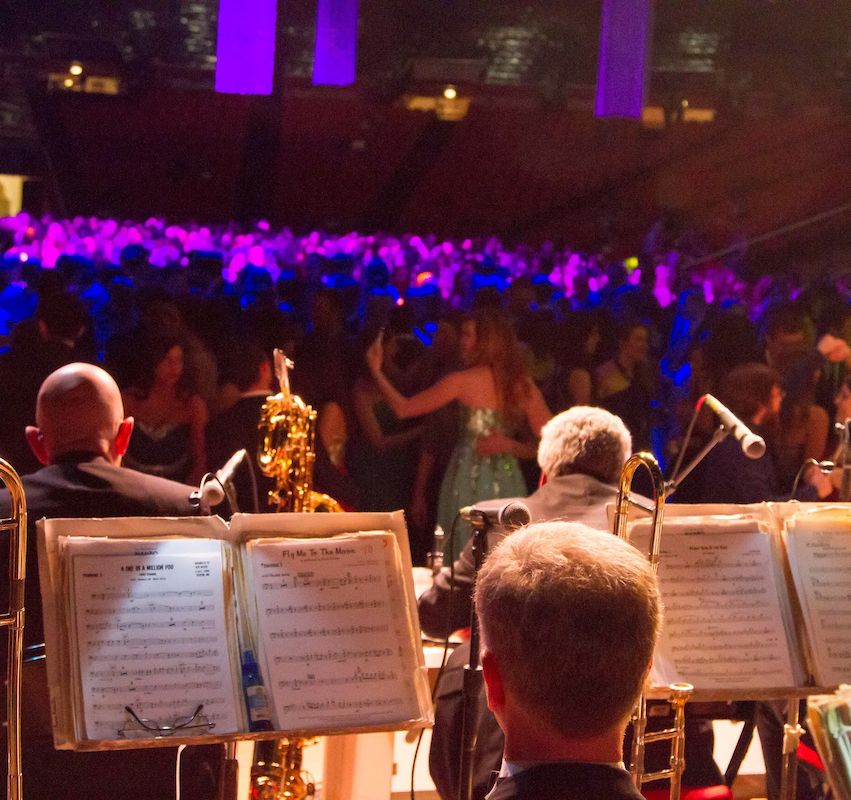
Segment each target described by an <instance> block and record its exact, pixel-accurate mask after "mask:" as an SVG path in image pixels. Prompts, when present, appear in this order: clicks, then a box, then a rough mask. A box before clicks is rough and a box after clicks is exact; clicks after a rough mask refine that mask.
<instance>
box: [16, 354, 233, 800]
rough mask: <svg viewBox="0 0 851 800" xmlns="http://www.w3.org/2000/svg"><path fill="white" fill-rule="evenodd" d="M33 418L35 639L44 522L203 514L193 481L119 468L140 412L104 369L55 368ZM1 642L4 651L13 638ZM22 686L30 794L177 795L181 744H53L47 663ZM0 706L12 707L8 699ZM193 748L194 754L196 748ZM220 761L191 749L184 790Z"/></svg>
mask: <svg viewBox="0 0 851 800" xmlns="http://www.w3.org/2000/svg"><path fill="white" fill-rule="evenodd" d="M35 418H36V425H35V426H32V425H30V426H27V428H26V438H27V442H28V443H29V445H30V448H31V449H32V451H33V453H34V454H35V456H36V458H38V460H39V462H41V463H42V464H43V465H44V466H43V467H42V468H41V469H40V470H38V471H37V472H34V473H33V474H31V475H26V476H24V477H23V478H22V481H23V485H24V491H25V493H26V500H27V511H28V520H29V530H28V531H27V536H28V538H27V580H26V616H25V625H24V640H25V644H26V645H28V646H29V645H36V644H39V643H41V642H43V641H44V630H43V621H42V610H41V594H40V591H39V575H38V565H37V563H36V536H35V523H36V521H37V520H39V519H41V518H42V517H81V518H85V517H124V516H128V517H129V516H189V515H194V514H196V513H197V512H196V510H195V509H194V508H193V506H192V505H191V503H190V501H189V495H190V493H191V492H192V491H193V487H192V486H185V485H183V484H180V483H175V482H173V481H169V480H165V479H163V478H157V477H153V476H150V475H144V474H142V473H141V472H136V471H134V470H131V469H125V468H123V467H122V466H121V458H122V456H123V455H124V453H125V451H126V450H127V445H128V444H129V442H130V437H131V435H132V433H133V419H132V418H131V417H125V416H124V410H123V405H122V401H121V393H120V392H119V389H118V386H117V385H116V383H115V381H114V380H113V379H112V377H111V376H110V375H109V374H108V373H107V372H105V371H104V370H102V369H100V368H99V367H96V366H93V365H91V364H69V365H67V366H64V367H62V368H61V369H58V370H56V371H55V372H53V373H51V374H50V375H49V376H48V377H47V378H46V379H45V380H44V382H43V383H42V385H41V388H40V390H39V393H38V399H37V401H36V414H35ZM0 455H2V454H0ZM13 466H14V465H13ZM0 514H2V515H3V516H8V514H9V495H8V492H6V491H5V490H2V491H0ZM7 580H8V575H7V574H6V570H5V569H3V570H0V585H2V589H3V594H2V595H0V596H2V597H3V598H5V597H6V596H7V590H6V586H7V584H6V581H7ZM0 602H5V601H0ZM2 641H3V645H2V647H3V648H4V649H5V637H2ZM23 683H24V690H23V699H22V703H23V739H24V742H23V773H24V795H25V796H27V797H50V796H61V797H63V798H67V799H68V800H76V798H79V799H80V800H84V799H85V800H100V798H103V800H107V798H109V800H112V798H114V797H116V796H120V797H122V798H123V800H128V799H129V798H133V800H136V798H138V800H143V799H144V800H160V798H161V799H162V800H171V798H173V797H174V787H175V777H174V775H175V772H174V770H175V754H176V751H175V749H174V748H165V749H159V748H158V749H154V750H150V749H149V750H129V751H124V752H114V753H71V752H67V751H58V750H54V749H53V741H52V734H51V728H50V717H49V711H48V703H47V678H46V672H45V669H44V662H43V661H35V662H32V663H27V664H25V665H24V675H23ZM1 707H3V708H5V700H4V704H3V706H1ZM193 750H194V751H196V752H195V753H191V751H193ZM187 756H189V757H188V758H187ZM217 758H218V749H217V748H213V749H212V751H211V749H210V748H206V747H205V748H190V749H189V750H187V751H186V753H185V754H184V756H183V759H182V762H183V767H182V769H181V772H182V774H183V775H182V781H181V782H182V784H183V787H184V788H183V791H182V792H181V797H183V798H189V797H191V798H202V797H210V796H212V795H213V793H214V790H215V779H216V773H217V765H216V759H217Z"/></svg>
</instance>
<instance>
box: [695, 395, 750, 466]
mask: <svg viewBox="0 0 851 800" xmlns="http://www.w3.org/2000/svg"><path fill="white" fill-rule="evenodd" d="M702 405H706V406H708V407H709V408H711V409H712V410H713V411H714V412H715V415H716V416H717V417H718V421H719V422H720V423H721V427H722V428H724V430H725V431H727V433H729V434H730V435H731V436H733V437H734V438H735V439H737V440H738V442H739V444H740V445H741V447H742V452H743V453H744V454H745V455H746V456H747V457H748V458H762V457H763V456H764V455H765V439H763V438H762V436H757V434H755V433H754V432H753V431H752V430H751V429H750V428H749V427H748V426H747V425H745V423H744V422H742V421H741V420H740V419H739V418H738V417H737V416H736V415H735V414H734V413H733V412H732V411H730V409H729V408H727V406H725V405H724V404H723V403H722V402H721V401H720V400H718V399H717V398H715V397H713V396H712V395H711V394H705V395H703V397H701V398H700V400H698V401H697V407H698V408H700V406H702Z"/></svg>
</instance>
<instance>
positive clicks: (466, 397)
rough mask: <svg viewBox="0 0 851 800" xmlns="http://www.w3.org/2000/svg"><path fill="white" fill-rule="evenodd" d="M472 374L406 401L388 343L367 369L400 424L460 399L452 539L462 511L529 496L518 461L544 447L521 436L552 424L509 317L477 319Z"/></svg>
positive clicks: (465, 341)
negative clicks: (387, 357)
mask: <svg viewBox="0 0 851 800" xmlns="http://www.w3.org/2000/svg"><path fill="white" fill-rule="evenodd" d="M460 345H461V356H462V359H463V360H464V363H465V364H468V365H469V366H468V367H467V368H466V369H462V370H458V371H456V372H450V373H449V374H448V375H447V376H446V377H444V378H442V379H441V380H439V381H438V382H437V383H435V384H434V385H433V386H431V387H429V388H428V389H426V390H425V391H422V392H420V393H418V394H415V395H413V396H412V397H405V396H404V395H403V394H401V393H400V392H399V391H398V390H397V389H396V388H395V387H394V386H393V384H392V383H391V382H390V381H389V380H388V379H387V377H386V376H385V375H384V373H383V372H382V358H383V344H382V340H381V337H379V338H378V339H376V341H375V342H374V343H373V344H372V345H371V347H370V348H369V350H368V351H367V363H368V365H369V368H370V371H371V372H372V375H373V377H374V379H375V382H376V385H377V386H378V388H379V390H380V391H381V394H382V395H384V398H385V399H386V400H387V402H388V404H389V405H390V407H391V408H392V409H393V412H394V413H395V414H396V416H397V417H399V418H400V419H403V418H407V417H418V416H421V415H423V414H428V413H430V412H432V411H435V410H437V409H438V408H442V407H443V406H445V405H447V404H449V403H451V402H453V401H454V400H457V401H458V404H459V406H460V424H461V428H460V431H459V440H458V444H457V445H456V446H455V451H454V453H453V454H452V458H451V459H450V462H449V466H448V467H447V469H446V473H445V475H444V477H443V483H442V484H441V489H440V499H439V503H438V522H439V523H440V524H441V525H442V526H443V528H444V530H445V531H446V534H447V537H448V536H449V533H450V530H451V528H452V523H453V520H454V519H455V515H456V514H457V513H458V509H459V508H462V507H464V506H468V505H472V504H473V503H476V502H479V501H481V500H490V499H492V498H497V497H523V496H525V495H526V494H527V488H526V484H525V482H524V480H523V475H522V473H521V471H520V465H519V463H518V459H520V458H534V456H535V450H536V444H535V442H534V441H532V440H529V441H525V440H523V439H521V438H518V436H519V435H520V433H521V432H522V430H523V429H524V427H525V428H528V429H529V430H530V431H531V433H532V434H533V435H534V437H537V436H538V435H539V433H540V430H541V427H542V426H543V424H544V423H545V422H546V421H547V420H548V419H549V418H550V410H549V409H548V408H547V404H546V402H545V401H544V398H543V396H542V395H541V392H540V390H539V389H538V387H537V386H536V385H535V383H534V381H533V380H532V379H531V377H530V376H529V374H528V372H527V370H526V367H525V366H524V363H523V357H522V354H521V352H520V347H519V345H518V342H517V338H516V336H515V335H514V331H513V330H512V328H511V325H510V323H509V321H508V320H507V319H506V318H505V317H504V316H503V315H501V314H498V313H494V312H488V313H479V314H476V315H474V316H472V317H470V318H468V319H467V320H465V321H464V323H463V325H462V328H461V341H460ZM469 535H470V528H469V525H468V524H467V523H461V522H459V523H458V526H457V529H456V534H455V539H454V543H453V546H452V548H451V552H450V550H449V547H448V545H447V553H446V556H447V558H448V557H452V558H455V557H457V555H458V553H459V552H460V551H461V548H462V547H463V546H464V543H465V542H466V540H467V539H468V538H469Z"/></svg>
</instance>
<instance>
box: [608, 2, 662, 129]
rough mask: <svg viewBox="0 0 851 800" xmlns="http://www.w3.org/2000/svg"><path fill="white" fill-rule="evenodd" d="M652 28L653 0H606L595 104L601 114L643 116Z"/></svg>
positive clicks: (635, 117)
mask: <svg viewBox="0 0 851 800" xmlns="http://www.w3.org/2000/svg"><path fill="white" fill-rule="evenodd" d="M652 31H653V8H652V0H603V13H602V17H601V23H600V57H599V60H598V62H597V102H596V104H595V108H594V111H595V113H596V114H597V116H598V117H629V118H632V119H641V109H642V108H643V107H644V88H645V83H646V82H645V68H646V65H647V61H648V58H649V53H650V37H651V35H652Z"/></svg>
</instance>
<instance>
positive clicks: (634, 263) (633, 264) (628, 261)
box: [623, 256, 638, 272]
mask: <svg viewBox="0 0 851 800" xmlns="http://www.w3.org/2000/svg"><path fill="white" fill-rule="evenodd" d="M623 265H624V268H625V269H627V270H629V271H630V272H632V270H634V269H636V268H637V267H638V259H637V258H636V257H635V256H630V257H629V258H625V259H624V261H623Z"/></svg>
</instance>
